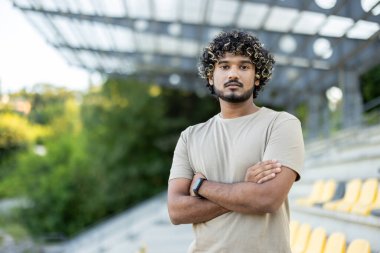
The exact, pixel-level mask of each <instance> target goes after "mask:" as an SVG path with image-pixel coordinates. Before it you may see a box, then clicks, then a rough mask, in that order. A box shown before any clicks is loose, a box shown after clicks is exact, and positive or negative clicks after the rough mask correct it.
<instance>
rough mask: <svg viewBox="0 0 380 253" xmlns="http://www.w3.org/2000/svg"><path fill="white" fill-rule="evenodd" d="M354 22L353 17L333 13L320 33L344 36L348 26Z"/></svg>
mask: <svg viewBox="0 0 380 253" xmlns="http://www.w3.org/2000/svg"><path fill="white" fill-rule="evenodd" d="M353 24H354V21H353V20H352V19H351V18H346V17H340V16H334V15H331V16H329V17H328V18H327V20H326V23H325V24H324V25H323V26H322V28H321V30H320V31H319V34H320V35H324V36H331V37H342V36H343V35H344V34H345V33H346V31H347V29H348V28H350V27H351V26H352V25H353Z"/></svg>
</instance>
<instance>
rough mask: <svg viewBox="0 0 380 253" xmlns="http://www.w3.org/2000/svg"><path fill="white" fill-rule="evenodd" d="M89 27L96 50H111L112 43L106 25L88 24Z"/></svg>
mask: <svg viewBox="0 0 380 253" xmlns="http://www.w3.org/2000/svg"><path fill="white" fill-rule="evenodd" d="M90 26H91V27H92V31H93V32H91V33H92V34H93V35H92V38H96V39H93V40H95V41H96V43H97V48H99V49H102V50H111V49H113V41H112V37H111V36H110V34H109V26H108V25H106V24H100V23H90Z"/></svg>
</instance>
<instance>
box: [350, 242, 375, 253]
mask: <svg viewBox="0 0 380 253" xmlns="http://www.w3.org/2000/svg"><path fill="white" fill-rule="evenodd" d="M346 253H371V246H370V244H369V242H368V241H367V240H363V239H356V240H354V241H352V242H351V243H350V245H349V246H348V249H347V252H346Z"/></svg>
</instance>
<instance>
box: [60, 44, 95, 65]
mask: <svg viewBox="0 0 380 253" xmlns="http://www.w3.org/2000/svg"><path fill="white" fill-rule="evenodd" d="M59 53H60V54H61V55H62V56H63V58H65V60H66V61H67V62H68V63H69V64H70V65H77V66H78V65H81V64H80V62H78V60H77V58H78V57H79V55H78V53H77V52H74V51H72V50H70V49H63V48H61V49H60V50H59ZM80 60H82V59H80ZM83 64H84V65H85V63H84V62H83ZM85 66H86V67H89V66H90V65H88V66H87V65H85Z"/></svg>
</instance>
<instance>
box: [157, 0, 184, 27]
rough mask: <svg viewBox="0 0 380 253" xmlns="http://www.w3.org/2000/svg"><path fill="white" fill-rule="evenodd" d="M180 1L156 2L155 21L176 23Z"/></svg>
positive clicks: (160, 0) (164, 0)
mask: <svg viewBox="0 0 380 253" xmlns="http://www.w3.org/2000/svg"><path fill="white" fill-rule="evenodd" d="M178 4H179V2H178V0H154V9H155V10H154V12H155V19H157V20H159V21H168V22H171V21H175V20H176V19H177V15H178V12H177V10H178Z"/></svg>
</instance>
